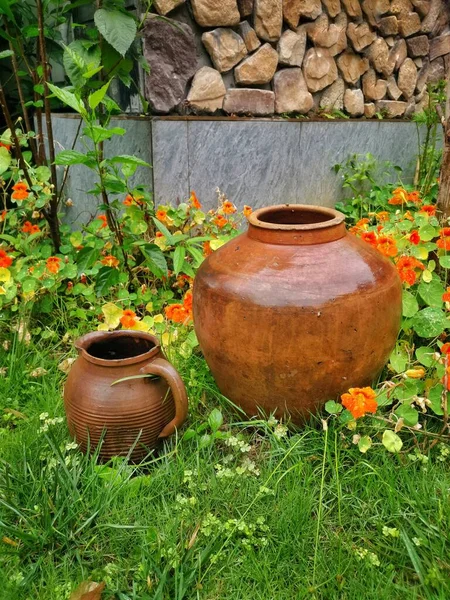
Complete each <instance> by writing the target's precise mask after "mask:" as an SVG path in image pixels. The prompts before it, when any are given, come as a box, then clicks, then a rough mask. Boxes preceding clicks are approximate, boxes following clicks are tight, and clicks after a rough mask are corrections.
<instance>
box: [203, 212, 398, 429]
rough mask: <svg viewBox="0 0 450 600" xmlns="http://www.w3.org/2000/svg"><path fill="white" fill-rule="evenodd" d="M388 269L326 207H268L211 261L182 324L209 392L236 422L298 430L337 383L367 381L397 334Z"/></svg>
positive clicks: (334, 393) (392, 275)
mask: <svg viewBox="0 0 450 600" xmlns="http://www.w3.org/2000/svg"><path fill="white" fill-rule="evenodd" d="M401 297H402V286H401V282H400V279H399V277H398V275H397V272H396V269H395V267H394V266H393V264H392V263H391V262H390V261H389V260H388V259H386V258H385V257H383V256H382V255H381V254H380V253H379V252H378V251H377V250H375V249H374V248H372V247H371V246H370V245H369V244H367V243H366V242H363V241H361V240H360V239H358V238H357V237H355V236H354V235H351V234H348V233H347V231H346V229H345V224H344V215H342V214H341V213H339V212H337V211H336V210H333V209H330V208H323V207H319V206H304V205H296V204H291V205H287V204H286V205H280V206H270V207H268V208H262V209H259V210H257V211H255V212H254V213H253V214H252V215H251V216H250V217H249V227H248V231H247V232H246V233H243V234H242V235H240V236H238V237H236V238H234V239H233V240H232V241H230V242H228V243H227V244H225V245H224V246H222V247H221V248H219V250H217V251H216V252H214V253H213V254H211V255H210V256H209V257H208V258H207V259H206V260H205V261H204V262H203V264H202V266H201V267H200V269H199V271H198V274H197V276H196V278H195V285H194V299H193V310H194V323H195V330H196V333H197V337H198V339H199V342H200V347H201V349H202V351H203V353H204V355H205V358H206V361H207V363H208V365H209V367H210V369H211V371H212V373H213V375H214V377H215V379H216V382H217V385H218V386H219V389H220V391H221V392H222V394H224V395H225V396H226V397H227V398H229V399H230V400H232V402H234V403H235V404H237V405H238V406H240V407H242V408H243V409H244V411H245V412H246V413H247V415H257V414H258V413H259V412H260V411H262V412H263V413H265V414H266V415H268V414H269V413H272V412H275V413H276V415H277V417H281V416H286V415H287V414H288V413H289V414H290V415H291V417H292V420H293V421H294V422H296V423H301V422H302V421H304V420H305V418H306V417H308V415H309V414H310V413H315V412H316V411H317V410H318V409H319V408H320V407H321V406H322V405H323V404H324V402H326V401H327V400H330V399H336V398H337V397H338V396H339V395H340V394H341V393H343V392H345V391H346V390H347V389H348V388H349V387H358V386H365V385H370V384H371V383H372V382H373V381H374V380H375V378H376V377H377V375H378V374H379V373H380V371H381V370H382V368H383V366H384V364H385V363H386V361H387V359H388V357H389V354H390V352H391V351H392V348H393V346H394V344H395V341H396V338H397V334H398V331H399V327H400V318H401Z"/></svg>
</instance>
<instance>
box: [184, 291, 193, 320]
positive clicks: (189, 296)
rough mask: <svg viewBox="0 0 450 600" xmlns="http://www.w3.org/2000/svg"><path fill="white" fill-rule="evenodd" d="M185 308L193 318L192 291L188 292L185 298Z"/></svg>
mask: <svg viewBox="0 0 450 600" xmlns="http://www.w3.org/2000/svg"><path fill="white" fill-rule="evenodd" d="M183 307H184V308H185V309H186V311H187V312H188V314H189V316H190V317H191V316H192V290H188V291H187V292H186V293H185V295H184V298H183Z"/></svg>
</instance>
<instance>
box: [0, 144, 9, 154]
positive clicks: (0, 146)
mask: <svg viewBox="0 0 450 600" xmlns="http://www.w3.org/2000/svg"><path fill="white" fill-rule="evenodd" d="M0 148H6V149H7V150H8V152H9V151H10V150H11V146H10V145H9V144H4V143H3V142H0Z"/></svg>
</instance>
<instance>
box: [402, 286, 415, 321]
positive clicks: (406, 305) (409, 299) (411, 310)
mask: <svg viewBox="0 0 450 600" xmlns="http://www.w3.org/2000/svg"><path fill="white" fill-rule="evenodd" d="M402 302H403V316H404V317H407V318H409V317H413V316H414V315H415V314H416V312H417V311H418V310H419V305H418V303H417V300H416V298H415V296H414V295H413V294H411V292H407V291H406V290H403V296H402Z"/></svg>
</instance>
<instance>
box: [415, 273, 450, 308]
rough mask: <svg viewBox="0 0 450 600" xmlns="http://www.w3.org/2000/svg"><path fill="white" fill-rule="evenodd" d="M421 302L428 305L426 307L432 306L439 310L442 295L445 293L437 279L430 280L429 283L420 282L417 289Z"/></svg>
mask: <svg viewBox="0 0 450 600" xmlns="http://www.w3.org/2000/svg"><path fill="white" fill-rule="evenodd" d="M417 291H418V292H419V294H420V297H421V298H422V300H423V301H424V302H425V303H426V304H428V306H434V307H435V308H441V306H442V294H444V293H445V289H444V287H443V285H442V284H441V282H440V281H439V279H432V280H431V281H430V282H429V283H425V282H424V281H422V282H421V283H420V284H419V287H418V288H417Z"/></svg>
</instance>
